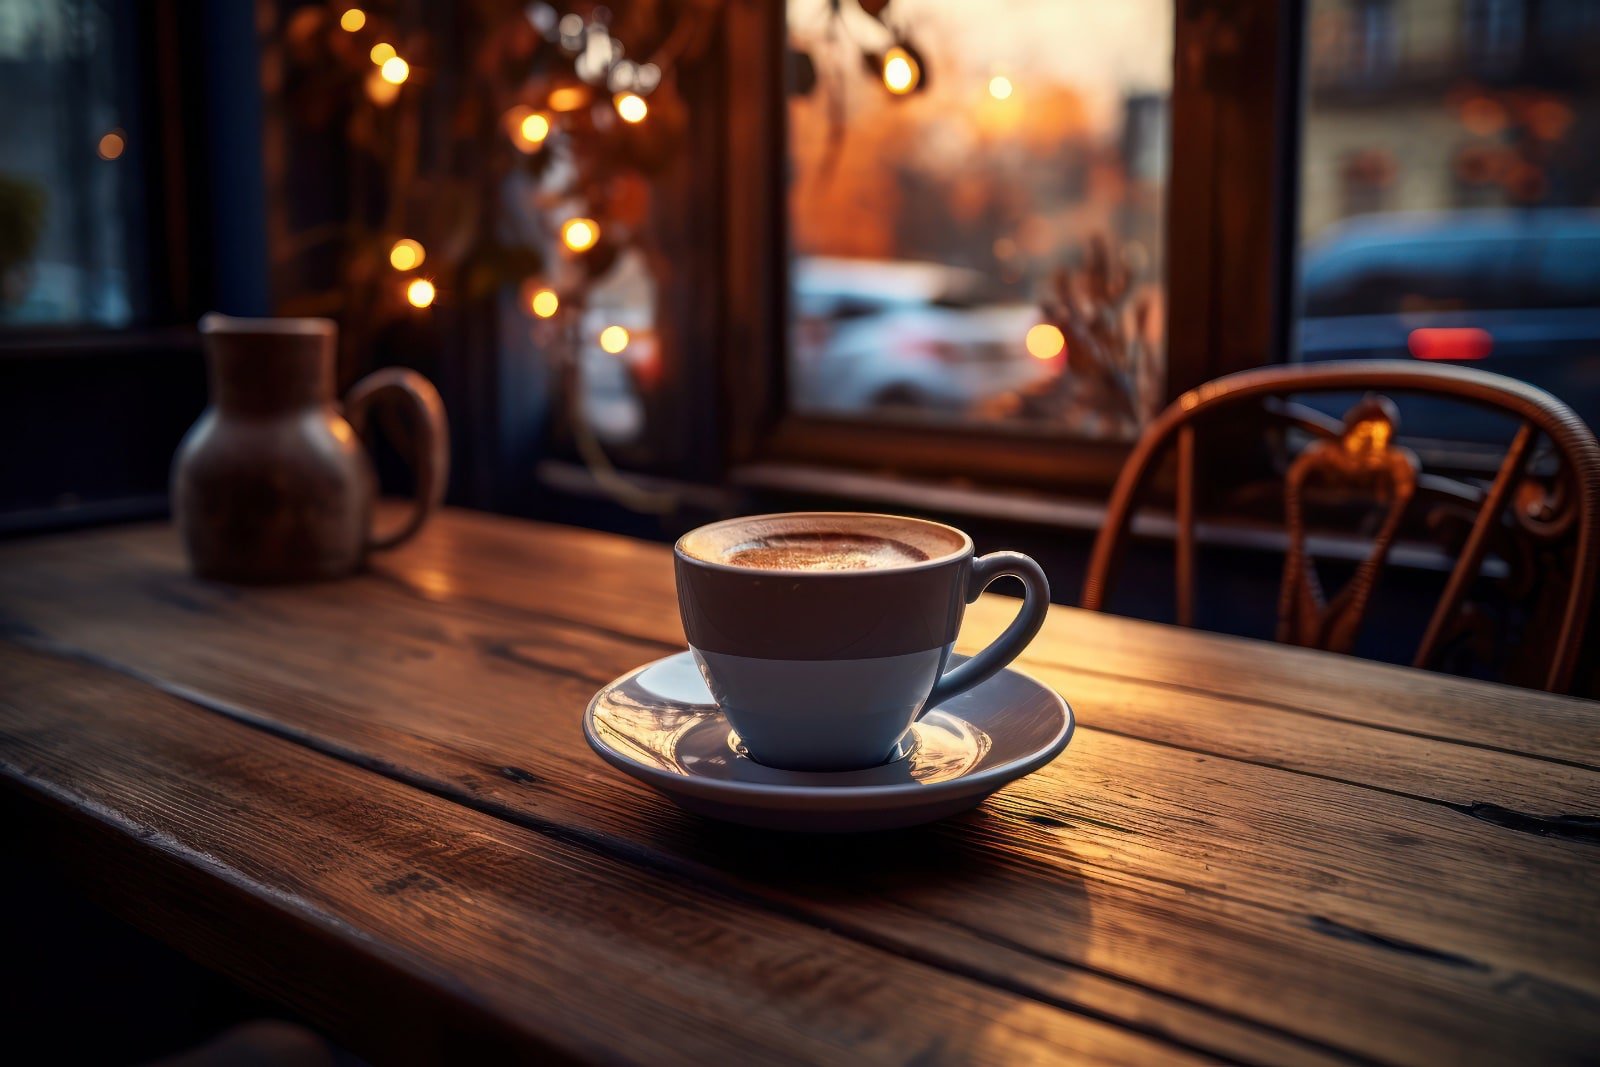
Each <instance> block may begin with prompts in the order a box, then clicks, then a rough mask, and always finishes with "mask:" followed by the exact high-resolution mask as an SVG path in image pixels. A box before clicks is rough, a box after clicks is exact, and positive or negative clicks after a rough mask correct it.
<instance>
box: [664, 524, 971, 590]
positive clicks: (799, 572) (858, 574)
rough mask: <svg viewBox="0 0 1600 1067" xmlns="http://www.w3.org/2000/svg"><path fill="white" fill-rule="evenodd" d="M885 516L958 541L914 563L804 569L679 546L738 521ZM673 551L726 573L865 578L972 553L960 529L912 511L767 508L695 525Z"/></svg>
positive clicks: (943, 563) (921, 567)
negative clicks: (726, 559)
mask: <svg viewBox="0 0 1600 1067" xmlns="http://www.w3.org/2000/svg"><path fill="white" fill-rule="evenodd" d="M789 518H798V519H844V520H850V519H888V520H890V521H892V522H902V523H905V524H907V525H911V526H929V527H933V528H935V529H938V530H944V531H947V532H949V533H953V534H955V535H956V537H958V538H959V539H960V541H961V544H960V546H959V547H957V548H955V549H952V550H951V551H949V552H946V553H944V554H943V555H939V556H934V557H933V558H931V559H924V560H918V561H917V562H915V563H894V564H890V565H889V566H887V567H868V568H863V569H861V570H833V571H828V570H807V569H803V568H800V567H741V566H739V565H738V564H734V563H723V562H720V561H718V560H709V559H702V558H700V557H699V556H692V555H690V554H689V553H688V551H687V550H686V549H685V548H684V547H683V543H684V542H685V541H687V540H688V539H689V538H691V537H693V536H694V535H696V534H698V533H704V532H706V531H710V530H719V529H722V528H723V527H728V526H736V525H738V524H740V523H747V522H758V521H760V520H762V519H789ZM672 552H673V555H675V556H677V557H678V558H679V559H681V560H683V561H684V562H685V563H692V564H694V565H695V566H697V567H706V568H709V569H711V570H714V571H725V572H727V573H729V574H763V575H773V576H776V577H781V578H866V577H870V576H872V575H874V574H908V573H911V572H913V571H921V570H932V569H934V568H936V567H943V566H947V565H949V564H950V563H952V562H953V561H955V560H958V559H961V558H962V557H963V556H970V555H973V554H974V553H975V550H974V548H973V545H972V538H971V537H970V536H969V535H968V534H967V532H966V531H965V530H963V529H960V528H959V527H956V526H951V525H950V524H949V523H944V522H935V521H934V520H932V519H921V518H917V517H916V516H914V515H896V514H893V513H892V512H885V511H769V512H764V513H762V514H759V515H737V516H735V517H733V518H731V519H720V520H718V521H717V522H708V523H706V524H705V525H703V526H696V527H695V528H694V529H692V530H690V531H689V532H688V533H686V534H684V535H683V536H682V537H680V538H678V540H677V541H676V542H674V543H673V546H672Z"/></svg>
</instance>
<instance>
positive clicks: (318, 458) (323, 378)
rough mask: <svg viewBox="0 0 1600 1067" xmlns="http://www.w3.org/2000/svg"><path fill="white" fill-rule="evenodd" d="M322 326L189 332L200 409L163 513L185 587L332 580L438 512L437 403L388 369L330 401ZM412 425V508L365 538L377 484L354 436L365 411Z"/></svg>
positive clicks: (328, 355)
mask: <svg viewBox="0 0 1600 1067" xmlns="http://www.w3.org/2000/svg"><path fill="white" fill-rule="evenodd" d="M337 329H338V327H337V326H335V325H334V323H333V322H332V321H330V320H328V319H236V318H230V317H228V316H226V315H215V314H213V315H207V316H206V317H205V318H203V319H201V320H200V334H201V341H202V344H203V347H204V349H205V358H206V369H207V374H208V376H209V380H210V403H209V404H208V406H207V407H206V409H205V411H204V412H203V413H202V414H201V415H200V419H199V421H197V422H196V423H195V424H194V426H192V427H191V428H190V430H189V432H188V434H187V435H186V436H185V437H184V439H183V443H182V444H181V445H180V446H179V447H178V454H177V456H176V458H175V459H174V460H173V465H172V506H173V512H174V515H175V517H176V519H177V524H178V529H179V531H180V532H181V533H182V535H183V541H184V545H185V547H186V548H187V550H188V553H189V562H190V564H191V566H192V567H193V568H194V571H195V573H196V574H199V575H200V576H202V577H205V578H218V579H223V580H227V581H237V582H289V581H305V580H311V579H318V578H335V577H338V576H340V575H344V574H348V573H350V572H351V571H354V570H356V569H357V568H358V567H360V566H361V564H362V562H363V560H364V559H365V558H366V554H367V553H368V552H369V551H371V550H372V549H379V548H389V547H392V546H394V545H397V544H399V543H400V542H402V541H404V540H406V539H407V538H409V537H411V536H412V535H413V534H415V533H416V532H417V531H418V530H419V529H420V528H421V527H422V524H423V522H424V521H426V519H427V517H428V516H429V514H431V513H432V512H433V511H434V510H435V509H436V508H437V507H438V506H439V504H440V502H441V501H442V500H443V499H444V490H445V479H446V477H447V474H448V469H449V452H448V449H449V441H448V437H447V434H446V428H445V416H444V405H443V404H442V403H441V402H440V400H439V393H438V391H437V390H436V389H434V387H433V386H432V385H431V384H430V383H429V382H428V380H427V379H426V378H424V377H422V375H420V374H417V373H416V372H415V371H411V370H403V369H399V368H388V369H385V370H380V371H378V372H376V373H374V374H371V375H368V376H367V377H365V378H363V379H362V380H361V381H359V382H357V383H356V385H355V387H354V388H353V389H352V390H351V391H350V393H349V395H348V396H347V397H346V398H345V401H344V405H343V408H342V411H341V408H340V405H339V404H338V402H337V400H336V398H335V396H334V348H335V345H334V342H335V339H336V337H337ZM383 393H394V394H398V396H399V397H400V398H402V399H403V401H404V403H405V405H406V406H407V407H408V408H410V409H411V411H412V413H413V415H414V417H415V423H414V424H415V433H414V435H413V441H414V442H415V444H416V447H415V449H414V451H415V455H413V456H412V457H410V458H411V463H412V467H413V470H414V471H415V473H416V482H417V496H416V501H415V504H414V506H413V508H412V510H411V512H410V515H409V517H408V518H407V519H406V521H405V522H404V523H403V524H402V525H401V526H400V527H399V528H398V529H396V530H395V531H393V532H392V533H388V534H386V535H384V536H381V537H380V536H377V535H376V534H375V533H374V532H373V529H372V519H373V500H374V497H375V495H376V488H377V477H376V474H375V472H374V470H373V465H372V461H371V459H370V458H369V457H368V456H367V454H366V451H365V449H364V448H363V447H362V444H361V438H360V433H361V430H362V428H363V426H364V424H365V422H366V418H367V411H368V408H369V406H370V405H371V403H372V401H373V400H374V399H375V398H376V397H378V396H379V395H380V394H383Z"/></svg>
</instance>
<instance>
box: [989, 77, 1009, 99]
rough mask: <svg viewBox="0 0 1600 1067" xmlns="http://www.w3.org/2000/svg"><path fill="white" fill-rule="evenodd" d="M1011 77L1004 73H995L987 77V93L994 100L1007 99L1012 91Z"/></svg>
mask: <svg viewBox="0 0 1600 1067" xmlns="http://www.w3.org/2000/svg"><path fill="white" fill-rule="evenodd" d="M1012 89H1013V87H1012V85H1011V79H1010V78H1008V77H1006V76H1005V75H1004V74H996V75H995V76H994V77H992V78H990V79H989V95H990V96H992V97H994V98H995V99H996V100H1009V99H1011V93H1012Z"/></svg>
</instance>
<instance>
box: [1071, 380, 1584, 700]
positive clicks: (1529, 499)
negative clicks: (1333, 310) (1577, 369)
mask: <svg viewBox="0 0 1600 1067" xmlns="http://www.w3.org/2000/svg"><path fill="white" fill-rule="evenodd" d="M1377 391H1386V392H1392V393H1414V394H1426V395H1429V396H1433V397H1448V398H1451V399H1453V400H1455V401H1458V402H1460V403H1462V404H1466V405H1472V406H1476V407H1479V408H1486V409H1490V410H1492V411H1495V412H1498V413H1499V414H1500V415H1502V416H1509V417H1510V418H1511V420H1512V421H1513V422H1514V424H1515V426H1516V430H1515V433H1514V435H1513V436H1512V439H1511V441H1510V443H1509V445H1508V446H1507V447H1506V450H1505V455H1504V458H1503V459H1502V460H1501V461H1500V463H1499V466H1498V470H1497V472H1496V473H1495V475H1494V477H1493V480H1492V481H1490V482H1489V484H1488V485H1487V487H1482V486H1480V485H1476V484H1471V483H1467V482H1462V481H1455V480H1450V479H1443V478H1438V477H1435V476H1432V475H1429V474H1427V473H1425V472H1423V471H1422V469H1421V464H1420V462H1419V461H1418V459H1417V456H1416V454H1415V453H1414V452H1412V451H1411V450H1410V449H1407V448H1404V447H1402V446H1400V445H1399V444H1398V443H1397V442H1396V440H1395V434H1396V424H1397V421H1398V420H1397V417H1396V409H1395V407H1394V405H1393V403H1392V402H1391V401H1389V400H1388V399H1387V398H1385V397H1383V396H1381V395H1377ZM1352 392H1353V393H1366V394H1367V397H1366V399H1365V400H1363V401H1362V402H1360V403H1358V404H1356V405H1355V407H1353V408H1352V409H1351V410H1350V411H1349V413H1348V414H1347V415H1346V416H1345V418H1344V420H1343V421H1340V420H1336V419H1331V418H1329V417H1328V416H1326V415H1324V414H1321V413H1320V412H1317V411H1315V410H1313V409H1310V408H1307V407H1305V406H1303V405H1300V404H1298V403H1295V402H1293V401H1292V399H1291V398H1293V397H1296V396H1307V395H1313V394H1318V393H1352ZM1252 413H1253V414H1254V415H1256V416H1258V417H1259V418H1260V419H1261V420H1262V421H1263V425H1274V424H1275V425H1277V426H1280V427H1294V428H1298V429H1299V430H1301V431H1303V432H1304V433H1305V434H1307V435H1309V436H1310V438H1311V443H1310V444H1309V445H1307V446H1306V447H1305V448H1303V449H1302V450H1301V451H1300V452H1299V454H1298V455H1296V456H1294V457H1292V459H1291V460H1290V461H1289V462H1288V466H1287V470H1286V471H1285V472H1284V473H1283V500H1284V519H1285V523H1286V525H1287V527H1288V530H1287V533H1288V548H1287V552H1286V558H1285V563H1284V572H1283V583H1282V586H1281V587H1280V594H1279V603H1278V639H1279V640H1280V641H1287V642H1293V643H1296V644H1302V645H1309V646H1312V647H1318V648H1326V649H1330V650H1333V651H1349V650H1350V648H1351V645H1352V644H1353V642H1354V640H1355V636H1356V633H1357V631H1358V630H1359V628H1360V626H1361V623H1362V621H1363V618H1364V615H1365V612H1366V609H1367V606H1368V604H1369V602H1370V598H1371V595H1372V591H1373V588H1374V586H1375V584H1376V582H1377V579H1378V575H1379V573H1380V571H1381V569H1382V568H1383V566H1384V564H1385V563H1386V562H1387V560H1388V557H1389V551H1390V547H1391V545H1392V543H1393V541H1394V539H1395V536H1396V534H1397V531H1399V530H1400V529H1401V525H1402V521H1403V520H1404V518H1405V516H1406V512H1407V510H1408V508H1409V507H1410V506H1411V505H1412V503H1413V501H1414V500H1417V499H1419V498H1421V497H1424V496H1426V497H1429V498H1430V499H1434V500H1438V499H1446V500H1450V501H1452V502H1453V503H1454V505H1455V506H1456V508H1457V510H1465V511H1466V513H1467V514H1470V515H1471V516H1472V517H1471V520H1470V526H1469V527H1467V529H1466V532H1465V536H1464V538H1461V539H1459V547H1458V548H1457V558H1456V561H1455V564H1454V566H1453V567H1452V568H1451V570H1450V573H1449V577H1448V579H1447V580H1446V582H1445V586H1444V590H1443V592H1442V594H1441V595H1440V598H1439V601H1438V603H1437V604H1436V605H1435V607H1434V609H1433V612H1432V615H1431V617H1430V619H1429V622H1428V624H1427V628H1426V630H1425V631H1424V633H1423V635H1422V638H1421V640H1420V642H1419V644H1418V646H1417V651H1416V656H1415V657H1414V659H1413V664H1414V665H1415V666H1419V667H1428V666H1433V665H1435V664H1436V661H1437V659H1438V657H1439V654H1440V652H1441V649H1442V648H1443V646H1444V644H1445V642H1446V640H1447V639H1448V638H1449V636H1450V633H1451V630H1452V628H1454V627H1455V626H1456V625H1457V623H1458V621H1459V619H1458V615H1460V614H1461V613H1462V609H1463V606H1464V599H1465V597H1466V595H1467V592H1468V589H1469V586H1471V585H1472V584H1473V582H1474V580H1475V579H1476V578H1477V577H1478V575H1479V573H1480V571H1481V570H1482V568H1483V565H1484V560H1485V557H1486V555H1487V554H1488V552H1489V549H1490V548H1491V546H1492V545H1500V546H1505V545H1511V544H1515V543H1516V542H1519V541H1534V542H1537V543H1538V549H1539V551H1538V555H1537V558H1539V559H1549V558H1551V557H1550V550H1551V549H1552V547H1559V551H1560V552H1561V553H1562V558H1564V559H1565V560H1567V561H1569V562H1570V573H1561V574H1560V575H1559V576H1557V575H1547V576H1545V577H1546V578H1549V579H1552V580H1554V579H1556V578H1557V577H1559V580H1560V582H1561V583H1564V584H1563V585H1561V586H1552V585H1551V584H1550V583H1549V582H1548V581H1546V582H1540V581H1534V582H1532V583H1531V585H1532V586H1534V587H1538V588H1539V589H1540V592H1541V594H1542V595H1543V600H1542V601H1541V603H1547V604H1548V608H1547V610H1545V611H1544V614H1547V615H1551V616H1553V617H1552V618H1550V619H1548V620H1546V621H1547V622H1548V623H1550V624H1552V625H1549V626H1547V627H1546V629H1545V631H1544V632H1545V633H1547V634H1548V635H1549V636H1550V638H1551V639H1550V640H1548V641H1546V642H1542V643H1544V644H1546V645H1547V646H1548V648H1547V654H1548V661H1547V664H1546V663H1545V662H1544V661H1543V660H1541V669H1540V670H1539V671H1538V674H1537V676H1536V678H1535V679H1533V680H1536V681H1537V682H1539V683H1540V684H1542V685H1543V687H1544V688H1545V689H1548V690H1551V691H1555V692H1561V691H1565V690H1566V689H1567V688H1569V686H1570V685H1571V683H1572V675H1573V670H1574V667H1575V666H1576V663H1577V659H1578V656H1579V653H1580V647H1581V644H1582V637H1583V629H1584V624H1585V621H1586V620H1587V618H1588V612H1589V607H1590V602H1591V599H1592V597H1593V593H1594V582H1595V570H1596V561H1597V559H1600V445H1597V444H1596V442H1595V437H1594V434H1593V433H1592V432H1591V431H1590V429H1589V427H1588V426H1587V425H1585V424H1584V422H1583V420H1582V419H1580V418H1579V417H1578V416H1577V415H1576V414H1574V413H1573V412H1572V410H1571V409H1570V408H1568V407H1567V406H1566V405H1565V404H1563V403H1561V402H1560V401H1559V400H1557V399H1555V398H1554V397H1552V396H1551V395H1550V394H1548V393H1546V392H1544V391H1543V390H1541V389H1537V388H1535V387H1533V386H1531V385H1528V384H1526V383H1524V382H1519V381H1516V380H1514V379H1511V378H1506V377H1502V376H1501V375H1498V374H1488V373H1485V372H1483V371H1477V370H1470V369H1466V368H1462V367H1453V366H1439V365H1432V364H1422V363H1411V362H1404V361H1398V360H1367V361H1348V362H1338V363H1326V364H1309V365H1295V366H1275V367H1263V368H1260V369H1257V370H1250V371H1244V372H1241V373H1238V374H1230V375H1228V376H1226V377H1223V378H1218V379H1216V380H1215V381H1212V382H1208V383H1207V384H1205V385H1202V386H1200V387H1199V388H1197V389H1193V390H1190V391H1189V392H1187V393H1185V394H1184V395H1183V396H1181V397H1179V398H1178V400H1177V401H1175V402H1174V403H1173V404H1172V405H1171V406H1170V407H1168V408H1167V409H1166V411H1164V412H1162V414H1161V415H1160V416H1159V417H1158V418H1157V419H1156V420H1155V421H1154V422H1153V423H1151V424H1150V426H1149V427H1148V428H1147V429H1146V431H1145V433H1144V435H1143V436H1142V437H1141V438H1140V440H1139V442H1138V444H1137V445H1136V446H1135V448H1134V450H1133V453H1132V455H1130V456H1129V458H1128V461H1127V464H1126V465H1125V466H1124V467H1123V469H1122V473H1121V475H1120V477H1119V478H1118V479H1117V484H1116V488H1115V489H1114V490H1113V491H1112V495H1111V502H1110V506H1109V509H1108V512H1107V515H1106V521H1105V525H1104V526H1103V527H1102V528H1101V530H1100V534H1099V537H1098V538H1097V539H1096V540H1095V545H1094V552H1093V555H1092V556H1091V558H1090V561H1089V571H1088V578H1087V579H1086V581H1085V583H1084V591H1083V606H1084V607H1085V608H1089V609H1091V610H1095V611H1099V610H1103V609H1104V607H1105V604H1106V600H1107V597H1108V596H1109V594H1110V589H1111V583H1112V579H1113V576H1114V573H1115V571H1116V570H1117V567H1118V563H1119V560H1120V557H1121V554H1122V550H1123V547H1124V544H1125V542H1126V540H1127V538H1128V534H1129V528H1130V524H1131V522H1132V518H1133V514H1134V512H1135V510H1136V509H1137V508H1138V506H1139V502H1140V498H1141V496H1142V495H1143V494H1144V492H1145V491H1146V489H1147V488H1148V487H1149V485H1150V483H1151V482H1152V481H1153V479H1154V476H1155V472H1156V471H1157V470H1158V469H1160V468H1161V467H1162V465H1163V461H1164V459H1165V458H1166V457H1167V455H1168V454H1169V452H1171V451H1173V450H1174V449H1175V451H1176V455H1177V472H1176V478H1175V511H1176V527H1177V529H1176V559H1175V581H1176V598H1177V618H1178V622H1179V623H1180V624H1181V625H1185V626H1192V625H1193V624H1194V582H1195V507H1196V495H1197V483H1196V478H1197V472H1196V470H1195V452H1196V436H1195V435H1196V428H1197V427H1210V428H1216V427H1217V426H1218V425H1219V423H1218V419H1217V416H1219V415H1221V416H1226V417H1227V422H1226V425H1227V426H1228V427H1237V426H1238V425H1239V424H1240V421H1241V418H1243V417H1248V416H1249V415H1251V414H1252ZM1541 440H1548V442H1549V444H1550V448H1549V450H1548V451H1549V452H1550V453H1551V454H1553V456H1554V458H1555V459H1556V460H1557V461H1558V467H1557V468H1556V470H1555V473H1554V476H1553V478H1550V479H1549V480H1543V479H1541V478H1540V477H1535V476H1534V475H1532V474H1531V473H1530V471H1529V462H1530V459H1531V458H1532V457H1534V455H1535V452H1536V449H1535V446H1536V445H1537V444H1538V443H1539V442H1540V441H1541ZM1541 458H1544V457H1543V456H1541ZM1207 477H1208V478H1209V472H1208V475H1207ZM1326 488H1332V489H1334V490H1336V491H1342V492H1347V493H1352V494H1360V495H1362V496H1364V497H1365V498H1366V499H1367V500H1368V501H1370V502H1371V503H1372V504H1373V505H1374V506H1375V507H1376V509H1377V512H1378V517H1379V520H1380V521H1379V522H1378V524H1377V527H1376V532H1375V534H1374V536H1373V539H1372V542H1371V549H1370V551H1369V552H1368V553H1367V555H1366V556H1365V557H1364V558H1361V559H1360V560H1359V561H1358V563H1357V565H1356V568H1355V571H1354V573H1353V575H1352V576H1351V577H1350V579H1349V581H1348V582H1347V584H1346V585H1345V587H1344V589H1343V590H1341V591H1340V592H1339V593H1338V594H1336V595H1335V596H1334V597H1333V598H1331V599H1329V600H1324V598H1323V595H1322V591H1321V588H1320V586H1319V583H1318V581H1317V571H1316V568H1315V566H1314V563H1313V561H1312V559H1311V556H1310V554H1309V552H1308V550H1307V547H1306V526H1307V522H1306V503H1305V501H1306V497H1307V494H1308V493H1312V492H1316V491H1319V490H1321V489H1326ZM1522 555H1523V558H1524V559H1528V558H1535V557H1534V556H1533V555H1532V554H1526V553H1525V554H1522ZM1563 570H1565V567H1563ZM1536 651H1544V650H1536Z"/></svg>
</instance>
